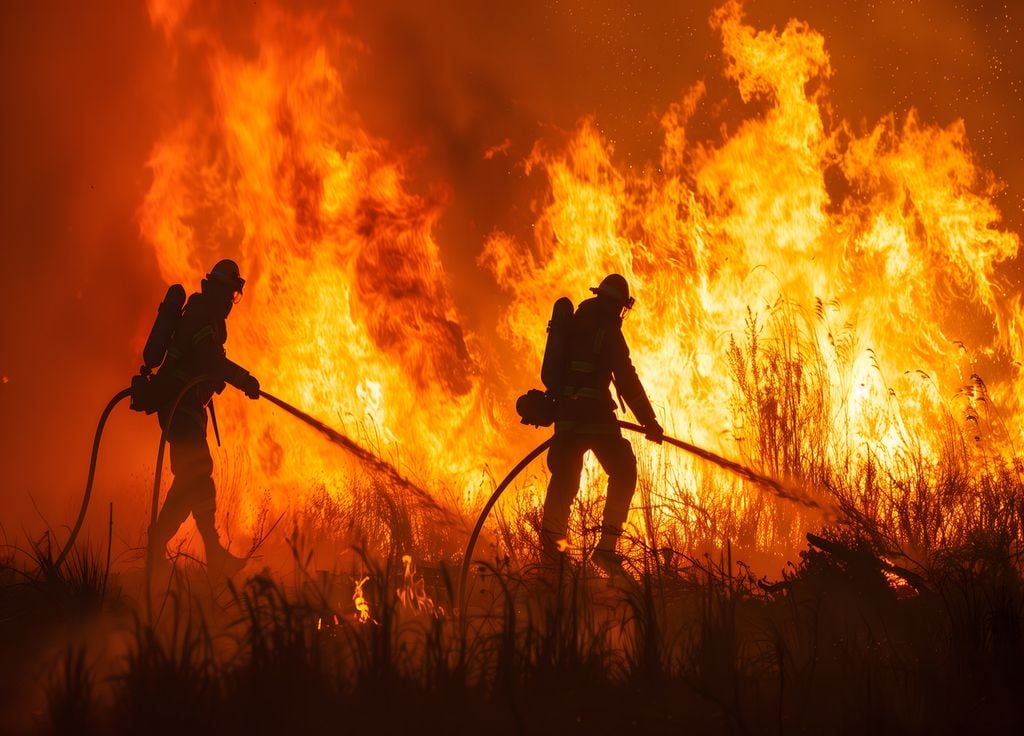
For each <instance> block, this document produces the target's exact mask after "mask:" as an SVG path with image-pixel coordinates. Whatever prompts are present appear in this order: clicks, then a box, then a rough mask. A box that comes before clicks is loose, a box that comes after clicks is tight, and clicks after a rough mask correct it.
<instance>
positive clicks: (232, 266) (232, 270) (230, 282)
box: [206, 258, 245, 303]
mask: <svg viewBox="0 0 1024 736" xmlns="http://www.w3.org/2000/svg"><path fill="white" fill-rule="evenodd" d="M206 278H207V279H209V280H210V281H212V282H216V283H218V284H222V285H223V286H225V287H227V289H228V290H229V291H230V292H231V293H232V294H233V295H234V301H235V303H237V302H238V300H239V299H241V298H242V289H243V288H245V279H243V278H242V276H241V274H240V273H239V271H238V264H237V263H235V262H234V261H232V260H230V259H228V258H225V259H223V260H221V261H217V263H216V264H215V265H214V267H213V268H212V269H210V273H208V274H206Z"/></svg>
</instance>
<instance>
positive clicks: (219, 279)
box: [148, 260, 260, 577]
mask: <svg viewBox="0 0 1024 736" xmlns="http://www.w3.org/2000/svg"><path fill="white" fill-rule="evenodd" d="M244 286H245V279H243V278H242V277H241V276H240V274H239V271H238V265H237V264H236V263H235V262H234V261H231V260H222V261H218V262H217V264H216V265H215V266H214V267H213V269H212V270H211V271H210V273H208V274H207V275H206V278H205V279H203V282H202V286H201V292H200V293H198V294H193V295H192V296H191V297H189V300H188V302H187V304H186V305H185V310H184V312H183V313H182V314H181V318H180V320H179V321H178V323H177V326H176V327H175V329H174V335H173V337H172V338H171V343H170V346H169V348H168V351H167V358H166V360H165V361H164V364H163V365H162V366H161V368H160V371H159V373H158V374H157V375H156V377H155V378H154V381H156V382H157V384H158V386H159V395H160V397H161V401H160V404H159V408H158V412H157V416H158V417H159V419H160V426H161V427H166V426H167V422H168V421H170V423H171V424H170V429H169V430H168V432H167V439H168V442H169V444H170V454H171V472H172V473H173V475H174V480H173V482H172V483H171V487H170V489H169V490H168V491H167V498H166V500H165V501H164V505H163V508H161V509H160V515H159V516H158V517H157V520H156V524H155V525H154V526H153V527H152V528H151V529H150V530H149V550H148V555H149V563H150V565H151V566H163V565H165V564H166V553H167V543H168V542H170V540H171V538H172V537H173V536H174V535H175V533H177V531H178V527H180V526H181V524H182V523H183V522H184V521H185V520H186V519H187V518H188V515H189V514H190V513H191V514H192V516H193V518H194V519H195V522H196V527H197V528H198V529H199V534H200V535H201V536H202V538H203V546H204V547H205V548H206V563H207V567H208V569H209V570H210V572H211V573H215V572H216V573H222V574H224V575H227V576H229V577H230V576H231V575H233V574H234V573H236V572H238V571H239V570H241V569H242V567H243V566H244V565H245V560H244V559H242V558H239V557H236V556H234V555H232V554H231V553H230V552H229V551H228V550H227V549H225V548H224V547H223V546H221V543H220V538H219V536H218V534H217V527H216V525H215V516H216V512H217V497H216V487H215V486H214V483H213V458H212V457H211V456H210V448H209V446H208V444H207V441H206V425H207V406H208V405H210V406H211V410H212V405H211V400H212V398H213V394H215V393H220V392H221V391H223V390H224V387H225V385H226V384H231V385H232V386H234V387H235V388H237V389H239V390H240V391H242V392H243V393H244V394H245V395H246V396H248V397H249V398H250V399H258V398H259V395H260V383H259V381H257V380H256V378H255V377H254V376H252V375H250V374H249V372H248V371H247V370H245V369H244V368H242V367H241V366H239V365H237V364H235V363H233V362H231V361H230V360H228V358H227V355H226V354H225V351H224V343H225V342H226V341H227V336H228V334H227V323H226V320H227V316H228V314H230V312H231V308H232V306H233V305H235V304H237V303H238V301H239V299H240V298H241V296H242V288H243V287H244ZM203 375H206V376H210V377H211V380H209V381H207V382H204V383H201V384H199V385H198V386H196V387H195V388H193V389H191V390H190V391H188V393H187V394H186V395H185V396H184V398H182V400H181V402H180V403H179V404H178V408H177V409H176V410H175V412H174V416H173V418H171V417H170V413H171V406H172V404H173V402H174V399H175V397H177V395H178V394H179V393H180V392H181V390H182V388H184V386H185V384H187V383H188V382H189V381H191V380H193V379H195V378H198V377H199V376H203ZM214 419H215V420H216V417H214Z"/></svg>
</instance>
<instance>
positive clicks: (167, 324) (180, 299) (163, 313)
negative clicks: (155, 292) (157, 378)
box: [142, 284, 185, 372]
mask: <svg viewBox="0 0 1024 736" xmlns="http://www.w3.org/2000/svg"><path fill="white" fill-rule="evenodd" d="M184 307H185V287H184V286H182V285H181V284H174V285H172V286H171V287H170V288H169V289H167V295H166V296H165V297H164V300H163V301H162V302H160V306H159V307H158V308H157V310H156V321H154V322H153V328H152V329H151V330H150V331H149V338H148V339H147V340H146V347H144V348H143V349H142V360H143V364H142V368H143V372H148V371H152V370H153V369H155V368H158V367H159V366H160V364H161V363H163V362H164V356H166V355H167V349H168V348H169V347H170V346H171V338H172V337H173V336H174V330H175V328H176V327H177V326H178V320H179V319H181V310H182V309H183V308H184Z"/></svg>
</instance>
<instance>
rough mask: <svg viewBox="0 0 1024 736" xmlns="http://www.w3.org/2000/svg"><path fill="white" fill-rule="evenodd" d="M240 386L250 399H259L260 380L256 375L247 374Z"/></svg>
mask: <svg viewBox="0 0 1024 736" xmlns="http://www.w3.org/2000/svg"><path fill="white" fill-rule="evenodd" d="M238 387H239V388H240V389H242V393H244V394H245V395H246V396H248V397H249V398H250V399H258V398H259V397H260V382H259V381H257V380H256V376H253V375H248V376H246V377H245V378H244V379H242V381H241V383H240V384H239V386H238Z"/></svg>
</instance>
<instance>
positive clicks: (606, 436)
mask: <svg viewBox="0 0 1024 736" xmlns="http://www.w3.org/2000/svg"><path fill="white" fill-rule="evenodd" d="M588 450H591V451H593V453H594V455H595V456H596V457H597V461H598V462H599V463H601V467H602V468H604V471H605V472H606V473H607V474H608V497H607V499H606V500H605V504H604V520H603V523H602V525H601V540H600V541H599V542H598V545H597V548H598V549H602V550H607V551H610V552H614V551H615V545H616V543H617V542H618V539H619V537H620V536H621V535H622V527H623V525H624V524H625V523H626V516H627V515H628V514H629V504H630V502H631V501H632V500H633V492H634V491H635V490H636V456H635V455H634V454H633V447H632V445H630V444H629V441H628V440H627V439H625V438H624V437H622V436H621V434H619V432H618V431H617V429H616V430H615V431H614V432H605V433H594V434H585V433H576V432H565V433H558V432H556V433H555V438H554V440H553V441H552V443H551V449H549V450H548V469H549V470H550V471H551V481H550V483H548V492H547V496H546V498H545V499H544V518H543V521H542V537H541V542H542V547H543V551H544V554H545V555H546V556H550V555H551V554H552V553H553V552H554V551H555V549H556V545H557V544H558V542H559V541H560V540H562V539H564V538H565V534H566V527H567V525H568V521H569V512H570V510H571V507H572V502H573V501H574V500H575V498H576V495H577V494H578V493H579V490H580V473H582V472H583V457H584V455H586V454H587V451H588Z"/></svg>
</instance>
